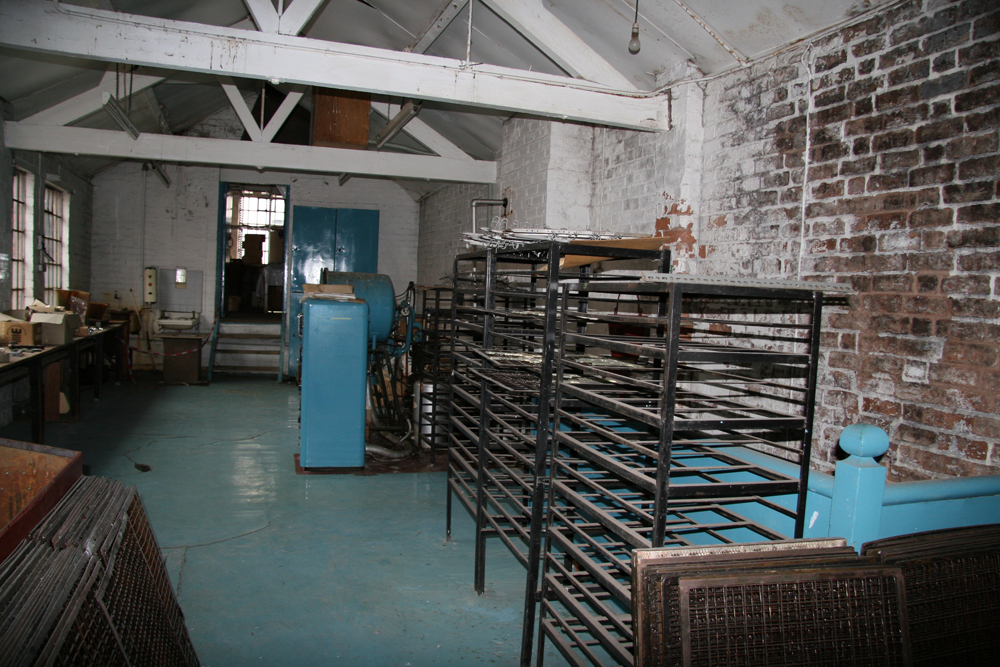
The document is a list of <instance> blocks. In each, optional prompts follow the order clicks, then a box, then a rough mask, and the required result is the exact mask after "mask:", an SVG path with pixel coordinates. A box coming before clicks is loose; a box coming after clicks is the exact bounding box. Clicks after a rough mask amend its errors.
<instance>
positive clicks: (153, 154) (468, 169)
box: [4, 121, 497, 183]
mask: <svg viewBox="0 0 1000 667" xmlns="http://www.w3.org/2000/svg"><path fill="white" fill-rule="evenodd" d="M4 140H5V143H6V145H7V147H9V148H13V149H20V150H28V151H41V152H47V153H64V154H65V153H68V154H81V155H97V156H103V157H117V158H122V159H131V160H154V161H160V162H180V163H186V164H211V165H225V166H235V167H252V168H256V169H275V170H286V171H300V172H319V173H327V174H329V173H351V174H356V175H359V176H381V177H386V178H403V179H416V180H427V181H453V182H458V183H495V182H496V177H497V166H496V163H495V162H488V161H480V160H475V161H470V160H468V159H454V158H446V157H435V156H428V155H410V154H406V153H389V152H379V151H365V150H352V149H348V148H323V147H318V146H296V145H289V144H274V143H263V142H257V141H232V140H229V139H206V138H202V137H185V136H177V135H166V134H149V133H143V134H140V135H139V138H138V139H134V140H133V139H132V138H131V137H130V136H129V135H127V134H126V133H124V132H120V131H114V130H95V129H90V128H84V127H65V126H59V127H55V126H38V125H26V124H24V123H15V122H10V121H8V122H6V123H4Z"/></svg>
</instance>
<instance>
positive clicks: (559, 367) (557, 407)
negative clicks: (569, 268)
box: [520, 271, 589, 667]
mask: <svg viewBox="0 0 1000 667" xmlns="http://www.w3.org/2000/svg"><path fill="white" fill-rule="evenodd" d="M588 274H589V271H588ZM581 282H582V281H581ZM560 289H561V292H562V296H561V298H560V301H561V303H560V305H559V324H558V329H557V331H560V332H561V331H566V311H568V310H569V289H568V288H567V287H565V286H562V287H561V288H560ZM580 294H584V295H586V294H587V292H585V291H581V292H580ZM584 305H586V301H584ZM556 348H557V351H556V353H555V355H554V360H553V361H554V365H555V384H554V385H553V394H554V395H553V406H552V440H551V445H550V450H551V451H552V458H553V459H554V458H555V449H556V447H557V446H558V442H557V438H558V433H559V428H560V411H561V410H562V392H561V391H559V388H560V387H561V386H562V381H563V364H562V359H563V357H564V356H565V354H566V342H565V340H564V339H563V338H562V336H557V341H556ZM554 463H555V461H554V460H553V461H551V462H550V464H549V466H548V469H547V470H546V471H545V476H546V482H547V484H546V489H545V495H546V509H547V510H551V508H552V503H553V502H554V501H555V498H554V492H553V484H552V480H553V477H554V476H555V465H554ZM542 522H544V526H545V530H544V531H543V533H544V548H543V549H542V551H541V553H540V554H539V559H540V563H539V565H540V566H541V570H542V581H541V585H540V586H539V587H538V598H537V599H536V603H537V602H538V601H541V600H544V599H545V571H546V570H547V569H548V564H547V563H546V562H545V554H548V553H550V552H551V551H552V533H551V528H552V512H551V511H546V512H545V516H544V517H542ZM538 606H539V607H540V608H539V610H538V613H539V619H538V647H537V655H536V657H535V666H536V667H543V665H544V664H545V630H544V629H543V627H542V623H543V622H544V621H545V608H544V605H538ZM529 627H530V629H531V630H534V624H533V623H532V624H531V626H529V624H528V623H525V624H524V626H523V627H522V632H527V631H528V629H529ZM530 662H531V654H530V648H529V653H528V656H527V657H525V655H524V647H523V646H522V647H521V664H520V667H529V665H530Z"/></svg>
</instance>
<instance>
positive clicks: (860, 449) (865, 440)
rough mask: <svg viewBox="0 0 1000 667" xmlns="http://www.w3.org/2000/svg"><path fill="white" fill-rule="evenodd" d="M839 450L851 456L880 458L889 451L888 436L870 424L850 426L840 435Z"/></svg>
mask: <svg viewBox="0 0 1000 667" xmlns="http://www.w3.org/2000/svg"><path fill="white" fill-rule="evenodd" d="M840 448H841V449H843V450H844V451H845V452H847V453H848V454H851V455H852V456H868V457H871V458H875V457H877V456H882V455H883V454H885V453H886V452H887V451H888V450H889V436H888V435H887V434H886V432H885V431H883V430H882V429H880V428H879V427H878V426H873V425H872V424H851V425H850V426H848V427H847V428H845V429H844V431H843V433H841V434H840Z"/></svg>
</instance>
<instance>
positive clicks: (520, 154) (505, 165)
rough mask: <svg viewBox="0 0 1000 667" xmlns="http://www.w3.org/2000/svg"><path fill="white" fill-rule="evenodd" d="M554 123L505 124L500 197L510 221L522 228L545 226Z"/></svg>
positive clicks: (526, 120) (515, 119)
mask: <svg viewBox="0 0 1000 667" xmlns="http://www.w3.org/2000/svg"><path fill="white" fill-rule="evenodd" d="M551 135H552V123H551V122H550V121H547V120H537V119H534V118H520V117H517V116H515V117H513V118H511V119H510V120H508V121H507V122H506V123H504V128H503V140H502V142H501V151H500V153H501V158H500V170H499V171H500V195H498V197H497V198H498V199H499V198H502V197H507V199H508V200H509V201H508V211H509V215H508V218H509V219H510V220H511V222H512V223H513V222H515V221H516V222H517V225H518V226H519V227H544V226H545V217H546V208H545V205H546V195H547V190H548V170H549V155H550V148H551Z"/></svg>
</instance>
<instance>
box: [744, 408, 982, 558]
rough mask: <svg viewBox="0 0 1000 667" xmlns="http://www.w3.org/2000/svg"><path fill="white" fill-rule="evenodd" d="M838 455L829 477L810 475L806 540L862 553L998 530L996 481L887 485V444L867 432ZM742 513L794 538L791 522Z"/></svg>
mask: <svg viewBox="0 0 1000 667" xmlns="http://www.w3.org/2000/svg"><path fill="white" fill-rule="evenodd" d="M840 448H841V449H843V450H844V452H846V453H847V454H848V457H847V458H846V459H844V460H842V461H839V462H838V463H837V468H836V472H835V474H834V475H827V474H824V473H820V472H816V471H812V472H810V473H809V492H808V497H807V501H806V530H805V537H843V538H845V539H846V540H847V542H848V544H850V545H852V546H854V547H855V548H860V547H861V545H862V544H864V543H865V542H869V541H871V540H875V539H880V538H883V537H892V536H893V535H906V534H909V533H918V532H921V531H925V530H937V529H940V528H958V527H961V526H976V525H982V524H987V523H1000V475H987V476H983V477H962V478H953V479H940V480H925V481H919V482H898V483H891V482H886V469H885V468H884V467H883V466H882V465H880V464H879V463H877V462H876V460H875V459H876V458H878V457H879V456H882V455H883V454H885V452H886V451H887V450H888V448H889V436H887V435H886V433H885V431H883V430H882V429H880V428H878V427H877V426H872V425H869V424H855V425H853V426H848V427H847V428H845V429H844V432H843V433H842V434H841V436H840ZM739 456H740V458H743V459H745V460H747V461H749V462H752V463H757V464H761V465H764V466H766V467H768V468H770V469H772V470H774V471H775V472H781V473H785V474H788V475H796V476H797V475H798V466H796V465H794V464H792V463H790V462H788V461H784V460H781V459H778V458H775V457H773V456H769V455H767V454H763V453H761V452H757V451H752V450H748V449H744V450H743V451H741V452H740V454H739ZM771 500H775V499H771ZM794 500H795V499H794V496H783V497H781V498H778V499H777V502H778V503H779V504H781V505H782V506H784V507H788V508H792V507H794ZM741 513H742V514H744V515H745V516H746V517H747V518H748V519H752V520H754V521H758V522H760V523H762V524H764V525H766V526H767V527H769V528H773V529H775V530H778V531H780V532H782V533H784V534H785V535H791V533H792V522H791V520H790V519H788V518H787V517H784V516H782V515H781V514H779V513H777V512H774V511H772V510H768V509H767V508H765V507H762V506H758V507H751V506H745V507H743V508H741Z"/></svg>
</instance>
